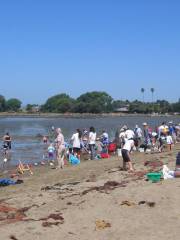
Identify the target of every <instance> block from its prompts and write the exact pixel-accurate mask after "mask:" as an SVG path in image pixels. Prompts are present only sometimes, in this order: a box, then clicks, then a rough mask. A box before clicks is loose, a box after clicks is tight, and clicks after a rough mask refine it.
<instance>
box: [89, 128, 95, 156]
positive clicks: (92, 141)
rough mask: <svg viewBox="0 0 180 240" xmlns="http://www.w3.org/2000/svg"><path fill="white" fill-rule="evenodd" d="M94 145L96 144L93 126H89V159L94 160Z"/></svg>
mask: <svg viewBox="0 0 180 240" xmlns="http://www.w3.org/2000/svg"><path fill="white" fill-rule="evenodd" d="M95 146H96V131H95V128H94V127H90V130H89V149H90V152H91V160H94V159H95V157H96V151H95Z"/></svg>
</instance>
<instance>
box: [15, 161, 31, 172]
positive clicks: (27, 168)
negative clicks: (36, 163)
mask: <svg viewBox="0 0 180 240" xmlns="http://www.w3.org/2000/svg"><path fill="white" fill-rule="evenodd" d="M17 170H18V172H20V173H21V174H23V173H24V172H26V171H28V172H30V174H31V175H33V172H32V170H31V168H30V166H29V164H23V163H22V162H21V161H20V160H19V165H18V168H17Z"/></svg>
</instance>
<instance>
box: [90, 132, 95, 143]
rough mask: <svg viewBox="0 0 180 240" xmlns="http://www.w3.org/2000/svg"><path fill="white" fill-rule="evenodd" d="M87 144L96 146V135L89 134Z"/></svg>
mask: <svg viewBox="0 0 180 240" xmlns="http://www.w3.org/2000/svg"><path fill="white" fill-rule="evenodd" d="M89 144H96V133H93V132H90V133H89Z"/></svg>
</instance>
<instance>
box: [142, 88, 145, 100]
mask: <svg viewBox="0 0 180 240" xmlns="http://www.w3.org/2000/svg"><path fill="white" fill-rule="evenodd" d="M141 92H142V95H143V103H144V92H145V89H144V88H141Z"/></svg>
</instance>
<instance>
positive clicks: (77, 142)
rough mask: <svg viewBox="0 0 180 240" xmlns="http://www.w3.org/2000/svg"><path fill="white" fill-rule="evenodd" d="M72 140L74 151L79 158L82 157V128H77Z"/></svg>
mask: <svg viewBox="0 0 180 240" xmlns="http://www.w3.org/2000/svg"><path fill="white" fill-rule="evenodd" d="M71 141H72V145H73V153H74V155H75V156H78V158H79V159H80V153H81V141H82V132H81V131H80V129H77V130H76V133H74V134H73V135H72V138H71Z"/></svg>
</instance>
